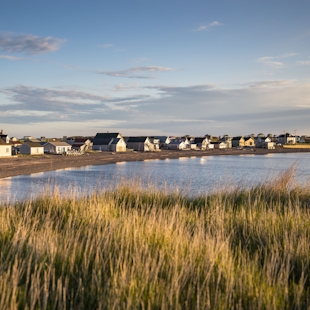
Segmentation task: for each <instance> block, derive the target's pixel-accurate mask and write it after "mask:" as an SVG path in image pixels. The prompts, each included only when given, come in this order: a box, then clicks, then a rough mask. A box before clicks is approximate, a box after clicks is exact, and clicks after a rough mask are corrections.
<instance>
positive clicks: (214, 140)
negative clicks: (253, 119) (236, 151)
mask: <svg viewBox="0 0 310 310" xmlns="http://www.w3.org/2000/svg"><path fill="white" fill-rule="evenodd" d="M25 138H26V141H24V143H20V142H19V141H18V139H10V138H9V136H8V135H6V134H4V132H3V130H1V132H0V156H11V155H12V153H20V154H29V155H40V154H44V153H49V154H68V153H70V152H73V153H74V152H79V153H81V154H82V153H84V152H85V151H88V150H93V151H103V152H126V151H138V152H153V151H159V150H161V149H166V150H190V149H191V150H207V149H226V148H232V147H239V148H243V147H251V148H252V147H258V148H267V149H273V148H275V147H276V145H283V144H295V143H296V142H297V141H298V140H297V137H296V136H293V135H290V134H288V133H286V134H283V135H279V136H272V135H268V136H264V135H263V134H258V135H257V136H254V135H249V136H246V137H244V136H236V137H229V136H228V135H224V136H222V137H212V136H210V135H205V136H203V137H191V136H183V137H172V136H153V137H149V136H139V137H123V136H122V135H121V134H120V133H109V132H106V133H97V134H96V135H95V136H94V137H69V138H67V137H64V138H63V139H62V140H59V141H46V138H43V137H41V139H40V140H37V139H34V138H32V137H25ZM53 140H55V139H53ZM300 141H301V140H300V139H299V142H300Z"/></svg>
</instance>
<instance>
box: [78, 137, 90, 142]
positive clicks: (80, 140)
mask: <svg viewBox="0 0 310 310" xmlns="http://www.w3.org/2000/svg"><path fill="white" fill-rule="evenodd" d="M87 140H90V139H89V138H83V139H75V140H74V143H82V142H83V143H84V142H86V141H87Z"/></svg>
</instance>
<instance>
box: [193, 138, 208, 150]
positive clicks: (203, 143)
mask: <svg viewBox="0 0 310 310" xmlns="http://www.w3.org/2000/svg"><path fill="white" fill-rule="evenodd" d="M209 143H210V142H209V139H208V138H207V137H195V138H194V139H193V141H191V144H196V146H197V148H199V149H201V150H206V149H207V148H208V144H209Z"/></svg>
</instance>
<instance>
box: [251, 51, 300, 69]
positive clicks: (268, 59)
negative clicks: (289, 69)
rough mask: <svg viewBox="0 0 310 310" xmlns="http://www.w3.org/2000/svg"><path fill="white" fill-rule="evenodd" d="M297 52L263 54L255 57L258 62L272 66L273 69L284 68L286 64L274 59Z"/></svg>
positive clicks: (295, 54)
mask: <svg viewBox="0 0 310 310" xmlns="http://www.w3.org/2000/svg"><path fill="white" fill-rule="evenodd" d="M297 55H298V54H297V53H285V54H282V55H278V56H264V57H261V58H258V59H257V62H260V63H262V64H264V65H266V66H268V67H272V68H275V69H283V68H286V64H285V63H284V62H282V61H276V60H277V59H283V58H289V57H294V56H297Z"/></svg>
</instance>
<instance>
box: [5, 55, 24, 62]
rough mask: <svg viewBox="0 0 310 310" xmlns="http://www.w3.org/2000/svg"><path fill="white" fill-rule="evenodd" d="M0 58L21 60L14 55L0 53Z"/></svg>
mask: <svg viewBox="0 0 310 310" xmlns="http://www.w3.org/2000/svg"><path fill="white" fill-rule="evenodd" d="M0 58H1V59H7V60H11V61H13V60H23V58H21V57H15V56H9V55H0Z"/></svg>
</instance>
